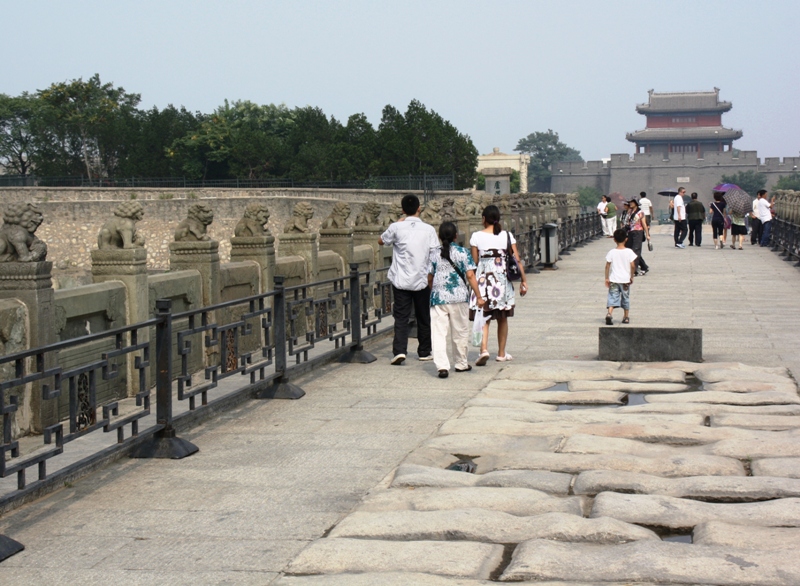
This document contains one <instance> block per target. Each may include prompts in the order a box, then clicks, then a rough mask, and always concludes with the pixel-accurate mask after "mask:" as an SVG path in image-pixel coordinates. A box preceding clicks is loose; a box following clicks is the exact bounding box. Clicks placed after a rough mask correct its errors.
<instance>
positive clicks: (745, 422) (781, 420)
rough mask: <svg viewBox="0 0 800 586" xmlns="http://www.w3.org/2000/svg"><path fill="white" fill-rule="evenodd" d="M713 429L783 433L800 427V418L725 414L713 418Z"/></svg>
mask: <svg viewBox="0 0 800 586" xmlns="http://www.w3.org/2000/svg"><path fill="white" fill-rule="evenodd" d="M711 426H712V427H717V426H719V427H722V426H730V427H744V428H747V429H763V430H772V431H783V430H787V429H797V428H798V427H800V417H787V416H786V415H756V414H752V413H747V414H745V413H723V414H720V415H714V416H712V417H711Z"/></svg>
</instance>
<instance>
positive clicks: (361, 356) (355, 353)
mask: <svg viewBox="0 0 800 586" xmlns="http://www.w3.org/2000/svg"><path fill="white" fill-rule="evenodd" d="M376 360H377V358H375V356H373V355H372V354H370V353H369V352H367V351H366V350H364V348H363V347H361V346H356V347H353V348H350V351H349V352H348V353H347V354H343V355H342V357H341V358H339V362H344V363H346V364H369V363H370V362H375V361H376Z"/></svg>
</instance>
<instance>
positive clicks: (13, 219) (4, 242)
mask: <svg viewBox="0 0 800 586" xmlns="http://www.w3.org/2000/svg"><path fill="white" fill-rule="evenodd" d="M43 220H44V217H43V216H42V212H41V211H39V209H38V208H37V207H36V206H34V205H33V204H31V203H12V204H9V205H8V207H7V208H6V211H5V212H4V213H3V222H4V224H3V225H2V226H1V227H0V262H38V261H42V260H44V259H45V258H47V245H46V244H45V243H44V242H42V241H41V240H39V239H38V238H37V237H36V236H34V233H35V232H36V230H37V229H38V228H39V226H40V225H41V224H42V221H43Z"/></svg>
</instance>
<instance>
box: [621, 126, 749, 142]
mask: <svg viewBox="0 0 800 586" xmlns="http://www.w3.org/2000/svg"><path fill="white" fill-rule="evenodd" d="M625 138H627V139H628V140H629V141H631V142H642V141H648V140H656V141H659V142H666V141H675V142H677V141H682V140H710V141H717V140H736V139H737V138H742V131H741V130H733V129H731V128H725V127H723V126H701V127H694V128H645V129H644V130H637V131H636V132H629V133H628V134H626V135H625Z"/></svg>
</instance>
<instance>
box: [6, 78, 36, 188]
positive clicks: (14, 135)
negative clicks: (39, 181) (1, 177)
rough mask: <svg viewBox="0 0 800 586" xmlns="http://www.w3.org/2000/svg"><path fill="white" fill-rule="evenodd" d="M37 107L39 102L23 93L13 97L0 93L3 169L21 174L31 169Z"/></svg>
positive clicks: (34, 149) (23, 174) (33, 157)
mask: <svg viewBox="0 0 800 586" xmlns="http://www.w3.org/2000/svg"><path fill="white" fill-rule="evenodd" d="M40 111H41V108H40V102H39V101H38V100H37V98H35V97H33V96H30V95H28V94H27V93H23V94H22V95H20V96H16V97H11V96H7V95H5V94H0V165H2V166H3V167H5V169H6V171H8V172H10V173H12V174H15V175H22V176H26V175H28V173H29V172H30V171H31V168H32V166H33V164H34V160H35V158H36V134H35V128H36V124H37V122H38V116H39V115H40Z"/></svg>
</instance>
